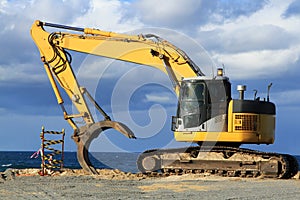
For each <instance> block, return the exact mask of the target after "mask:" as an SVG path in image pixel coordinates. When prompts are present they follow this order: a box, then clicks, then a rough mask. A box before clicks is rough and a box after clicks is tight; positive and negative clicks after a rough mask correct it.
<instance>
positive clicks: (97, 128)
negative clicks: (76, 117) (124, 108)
mask: <svg viewBox="0 0 300 200" xmlns="http://www.w3.org/2000/svg"><path fill="white" fill-rule="evenodd" d="M111 128H112V129H115V130H117V131H119V132H120V133H122V134H123V135H125V136H126V137H128V138H136V137H135V135H134V133H133V132H132V131H131V130H130V129H129V128H128V127H127V126H126V125H125V124H123V123H121V122H116V121H109V120H106V121H100V122H97V123H94V124H91V125H86V126H83V127H80V129H79V133H78V134H77V135H76V136H74V137H73V139H74V141H75V143H76V144H77V159H78V162H79V164H80V166H81V167H82V168H83V169H84V170H85V171H86V172H88V173H91V174H97V171H96V169H95V168H94V166H93V165H92V163H91V162H90V159H89V155H88V153H89V152H88V149H89V146H90V144H91V142H92V140H93V139H95V138H97V137H98V136H99V135H100V133H101V132H102V131H105V130H107V129H111Z"/></svg>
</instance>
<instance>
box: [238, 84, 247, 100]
mask: <svg viewBox="0 0 300 200" xmlns="http://www.w3.org/2000/svg"><path fill="white" fill-rule="evenodd" d="M237 91H239V93H240V98H239V99H240V100H244V93H245V91H246V85H238V86H237Z"/></svg>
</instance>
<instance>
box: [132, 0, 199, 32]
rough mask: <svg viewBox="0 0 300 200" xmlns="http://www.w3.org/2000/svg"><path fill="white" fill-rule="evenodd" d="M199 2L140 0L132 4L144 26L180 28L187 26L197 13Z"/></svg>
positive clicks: (196, 0) (194, 0)
mask: <svg viewBox="0 0 300 200" xmlns="http://www.w3.org/2000/svg"><path fill="white" fill-rule="evenodd" d="M200 6H201V1H199V0H189V1H186V0H176V1H173V0H164V1H161V0H142V1H136V2H134V8H135V12H136V13H137V16H138V17H139V19H140V20H141V21H142V22H143V23H145V24H153V25H164V26H168V27H170V26H171V27H177V28H180V27H179V26H180V25H184V24H186V25H187V24H188V23H189V20H191V17H192V16H194V14H195V13H196V12H197V11H199V8H200Z"/></svg>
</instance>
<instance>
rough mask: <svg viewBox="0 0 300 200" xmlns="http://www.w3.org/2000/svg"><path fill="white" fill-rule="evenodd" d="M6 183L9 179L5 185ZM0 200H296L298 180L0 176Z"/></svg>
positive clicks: (80, 174) (16, 173) (12, 173)
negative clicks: (0, 177)
mask: <svg viewBox="0 0 300 200" xmlns="http://www.w3.org/2000/svg"><path fill="white" fill-rule="evenodd" d="M6 177H8V178H7V179H6ZM0 199H9V200H11V199H12V200H14V199H72V200H76V199H80V200H82V199H189V200H193V199H203V200H205V199H209V200H211V199H260V200H262V199H300V180H299V179H289V180H278V179H261V178H258V179H252V178H228V177H218V176H205V175H182V176H169V177H152V178H149V177H137V175H135V174H127V173H124V172H121V171H119V170H102V171H99V175H85V174H84V173H83V172H82V171H72V170H69V171H67V172H63V173H59V174H53V175H52V176H39V175H37V171H36V170H35V171H30V170H29V171H25V172H24V171H20V170H19V171H16V170H11V171H7V172H5V173H2V179H1V180H0Z"/></svg>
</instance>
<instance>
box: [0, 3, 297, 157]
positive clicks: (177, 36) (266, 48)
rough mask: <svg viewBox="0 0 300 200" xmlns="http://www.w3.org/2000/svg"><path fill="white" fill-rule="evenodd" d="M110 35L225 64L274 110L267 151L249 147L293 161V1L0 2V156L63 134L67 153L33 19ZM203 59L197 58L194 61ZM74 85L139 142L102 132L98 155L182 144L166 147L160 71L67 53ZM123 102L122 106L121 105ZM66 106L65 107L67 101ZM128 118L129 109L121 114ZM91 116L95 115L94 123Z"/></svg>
mask: <svg viewBox="0 0 300 200" xmlns="http://www.w3.org/2000/svg"><path fill="white" fill-rule="evenodd" d="M36 19H39V20H42V21H47V22H53V23H58V24H66V25H72V26H79V27H92V28H99V29H102V30H108V31H115V32H131V33H149V32H151V33H156V34H158V35H161V36H162V37H163V38H165V39H167V40H169V41H171V42H172V43H174V44H175V45H177V46H178V47H180V48H182V49H183V50H185V51H186V52H187V53H188V54H189V55H190V56H191V57H192V59H193V60H195V61H196V63H199V66H200V67H201V68H202V69H203V71H204V72H205V73H206V74H208V75H210V74H211V67H216V66H221V65H222V64H224V65H225V68H226V75H227V76H229V77H230V79H231V82H232V91H233V97H237V96H238V95H237V92H236V85H238V84H246V85H247V92H246V98H252V97H253V90H254V89H257V90H258V91H259V93H258V95H259V96H261V97H265V96H266V90H267V85H268V84H269V83H270V82H272V83H273V87H272V88H271V100H272V101H274V102H275V104H276V106H277V124H276V140H275V144H274V145H269V146H266V145H260V146H257V145H251V146H249V145H248V146H247V147H251V148H254V149H261V150H266V151H278V152H284V153H290V154H298V155H299V154H300V148H299V145H298V141H300V132H299V130H300V123H299V115H298V113H300V105H299V99H300V87H299V83H300V81H299V80H300V75H299V72H298V71H299V70H298V69H299V67H300V58H299V57H300V29H299V27H300V1H299V0H296V1H295V0H287V1H280V0H268V1H262V0H242V1H238V0H232V1H229V0H210V1H209V0H203V1H198V0H190V1H186V0H172V1H171V0H165V1H161V0H141V1H135V0H131V1H119V0H111V1H104V0H98V1H96V0H90V1H85V0H70V1H62V0H58V1H55V3H54V1H51V0H31V1H21V0H13V1H7V0H0V26H1V30H0V46H1V48H0V57H1V58H0V94H1V96H0V114H1V115H0V125H1V126H0V136H1V140H0V150H36V149H38V148H39V145H40V139H39V132H40V130H41V126H42V125H44V126H45V127H46V129H49V130H61V129H62V128H66V132H67V137H66V149H67V150H69V151H76V146H75V145H74V144H73V141H72V140H71V139H70V136H71V135H72V130H71V128H70V127H69V125H68V124H67V123H66V122H65V121H64V119H63V117H62V113H61V110H60V108H59V106H58V105H57V104H56V99H55V97H54V94H53V91H52V88H51V86H50V84H49V81H48V79H47V77H46V74H45V72H44V69H43V66H42V63H41V62H40V59H39V53H38V51H37V49H36V47H35V45H34V43H33V41H32V39H31V37H30V33H29V31H30V26H31V24H32V23H33V22H34V21H35V20H36ZM203 55H204V56H203ZM73 67H74V69H75V71H76V73H77V74H78V76H79V80H80V83H81V84H82V85H85V86H87V87H88V88H90V89H91V90H92V93H93V94H94V95H95V98H96V99H97V100H98V101H99V103H100V104H101V105H102V106H103V107H104V109H105V110H107V111H108V112H109V113H110V114H112V115H113V117H114V119H116V120H120V121H123V122H126V124H128V126H129V127H130V128H132V130H133V131H134V132H135V133H136V135H137V136H138V137H139V138H140V139H138V140H135V141H132V140H128V139H126V138H124V137H123V136H122V135H120V134H115V132H114V131H107V132H105V133H104V134H102V135H101V136H100V137H99V138H98V139H97V140H96V141H95V142H93V144H92V148H95V149H97V150H100V151H142V150H145V149H149V148H168V147H173V146H180V145H181V146H182V145H187V144H180V145H179V144H177V143H175V142H174V141H173V138H172V132H171V131H170V119H171V116H172V115H174V114H175V112H176V104H177V100H176V96H175V94H174V93H173V91H172V89H171V83H170V81H169V79H168V77H167V76H166V75H165V74H162V73H161V72H160V71H158V70H154V69H151V68H149V67H143V66H136V65H133V64H128V63H124V62H117V61H111V60H109V59H104V58H99V57H93V56H86V55H83V54H76V53H75V54H74V55H73ZM124 97H126V98H127V99H125V100H124ZM67 108H68V109H72V108H71V106H70V102H68V101H67ZM128 111H129V112H128ZM100 119H101V117H100V116H99V120H100Z"/></svg>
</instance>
